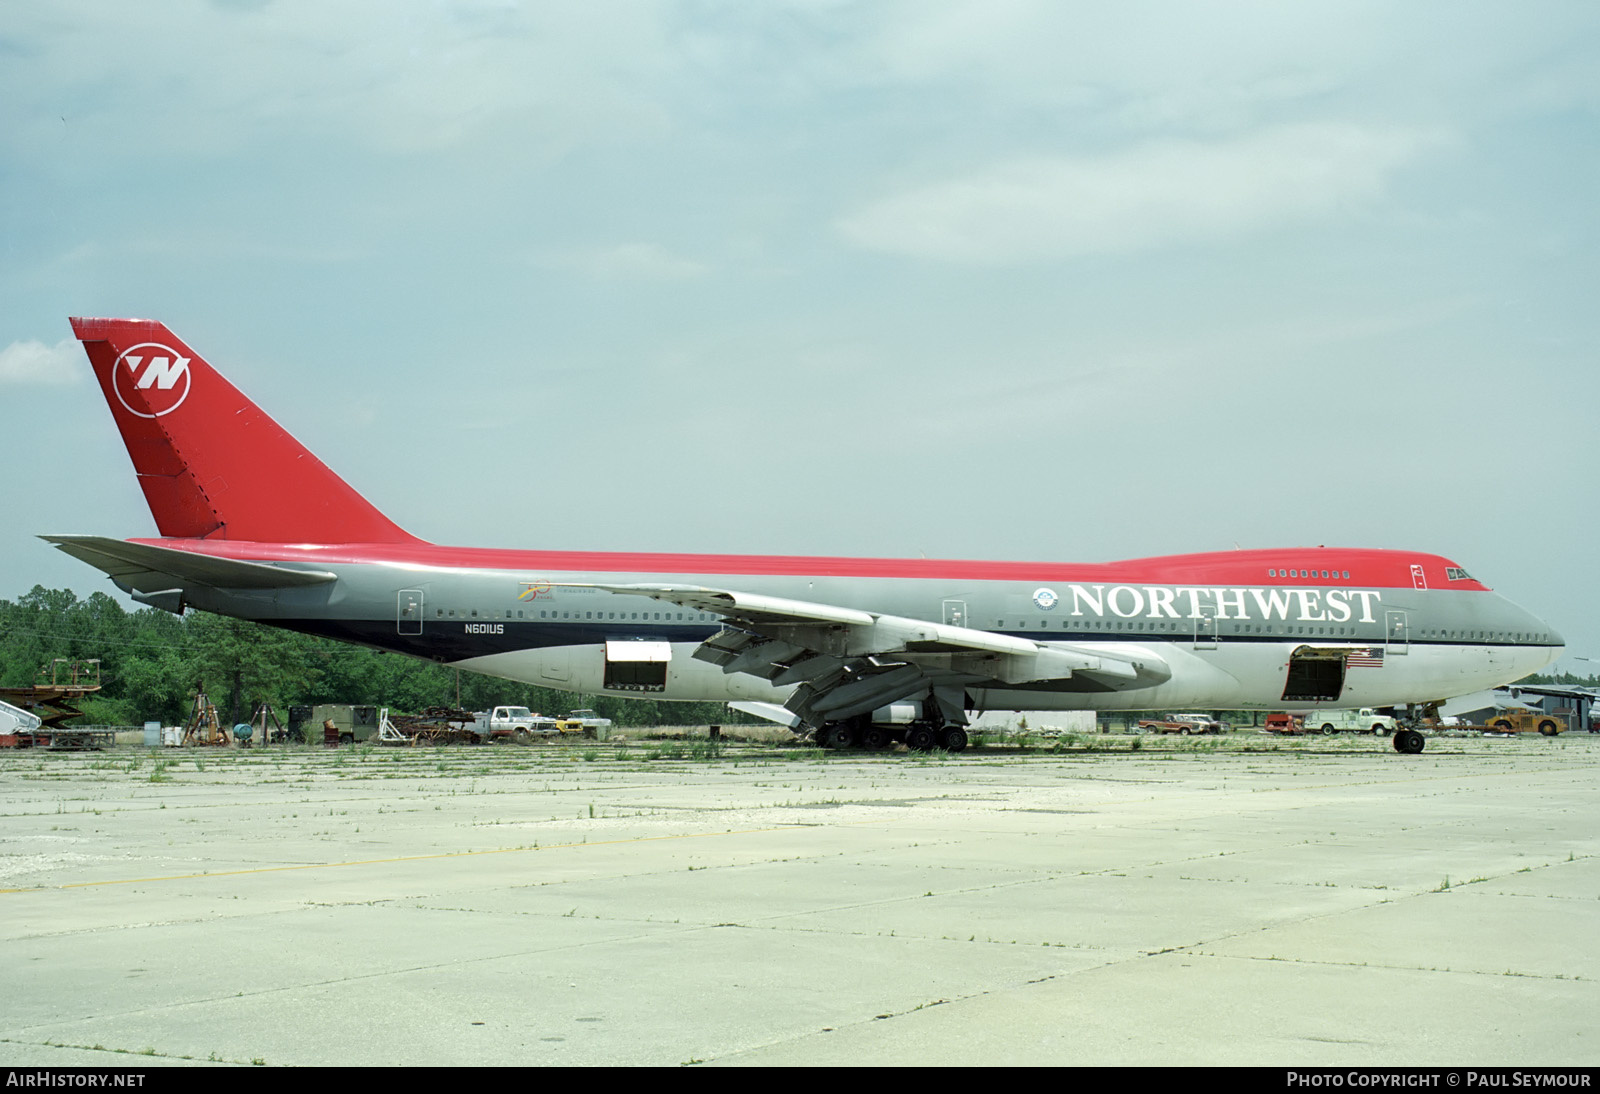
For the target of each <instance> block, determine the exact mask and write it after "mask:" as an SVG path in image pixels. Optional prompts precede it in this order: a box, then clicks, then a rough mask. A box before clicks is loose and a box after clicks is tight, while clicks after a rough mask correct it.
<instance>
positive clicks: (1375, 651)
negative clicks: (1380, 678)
mask: <svg viewBox="0 0 1600 1094" xmlns="http://www.w3.org/2000/svg"><path fill="white" fill-rule="evenodd" d="M1344 664H1345V667H1346V668H1351V669H1381V668H1383V650H1382V648H1380V647H1376V646H1368V647H1366V648H1365V649H1359V650H1351V651H1350V652H1349V653H1347V654H1345V656H1344Z"/></svg>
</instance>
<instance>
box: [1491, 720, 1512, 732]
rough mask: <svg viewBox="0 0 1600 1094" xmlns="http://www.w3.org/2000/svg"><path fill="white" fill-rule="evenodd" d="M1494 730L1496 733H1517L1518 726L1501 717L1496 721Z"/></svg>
mask: <svg viewBox="0 0 1600 1094" xmlns="http://www.w3.org/2000/svg"><path fill="white" fill-rule="evenodd" d="M1494 730H1495V732H1496V733H1515V732H1516V731H1517V727H1516V726H1514V725H1512V724H1511V723H1510V722H1508V721H1506V720H1505V719H1504V718H1501V719H1500V720H1499V721H1497V722H1495V723H1494Z"/></svg>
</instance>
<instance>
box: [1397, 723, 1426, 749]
mask: <svg viewBox="0 0 1600 1094" xmlns="http://www.w3.org/2000/svg"><path fill="white" fill-rule="evenodd" d="M1426 743H1427V742H1426V741H1425V740H1424V738H1423V736H1422V734H1420V733H1418V732H1417V731H1416V730H1414V729H1402V730H1400V731H1399V732H1397V733H1396V734H1395V735H1394V750H1395V751H1396V752H1403V753H1405V754H1406V755H1407V756H1415V755H1416V754H1417V753H1419V752H1421V751H1422V746H1423V745H1424V744H1426Z"/></svg>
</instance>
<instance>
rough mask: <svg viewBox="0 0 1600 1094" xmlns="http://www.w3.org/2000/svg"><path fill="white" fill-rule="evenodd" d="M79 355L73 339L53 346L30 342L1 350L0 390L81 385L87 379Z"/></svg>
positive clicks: (15, 343)
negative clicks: (41, 385)
mask: <svg viewBox="0 0 1600 1094" xmlns="http://www.w3.org/2000/svg"><path fill="white" fill-rule="evenodd" d="M80 352H81V351H80V350H79V349H78V343H77V342H76V341H75V340H73V339H71V338H68V339H66V340H64V341H61V342H57V343H56V344H55V345H53V346H47V345H45V344H44V343H43V342H35V341H33V340H31V339H30V340H28V341H25V342H13V343H11V344H10V345H9V346H7V347H6V348H5V349H0V387H6V386H10V385H22V384H76V383H80V382H81V381H82V380H83V375H84V368H83V365H84V362H83V361H82V360H81V359H80Z"/></svg>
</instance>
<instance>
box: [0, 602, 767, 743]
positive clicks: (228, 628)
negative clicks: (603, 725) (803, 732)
mask: <svg viewBox="0 0 1600 1094" xmlns="http://www.w3.org/2000/svg"><path fill="white" fill-rule="evenodd" d="M57 659H61V660H62V661H67V662H71V661H88V660H92V659H97V660H98V661H99V662H100V682H101V689H100V690H99V691H98V692H96V693H94V694H93V695H91V696H87V697H85V699H84V700H83V701H82V702H80V703H79V704H78V708H79V709H81V710H82V711H83V712H84V719H83V720H84V721H85V722H86V723H87V724H91V725H123V726H127V725H141V724H143V723H144V722H146V721H160V722H161V723H162V724H163V725H181V724H182V723H183V722H184V720H185V719H186V718H187V717H188V715H189V712H190V710H191V709H192V704H193V700H194V695H195V691H196V688H197V687H199V686H203V687H204V688H205V691H206V694H207V695H208V696H209V697H210V699H211V701H212V702H213V703H214V704H216V708H217V714H218V716H219V717H220V718H222V719H224V720H225V721H226V722H227V723H228V724H230V725H231V724H235V723H238V722H242V721H245V720H247V719H248V718H249V717H250V713H251V711H252V710H253V709H254V706H255V703H256V702H257V701H259V700H265V701H267V702H269V703H271V704H272V705H273V707H274V708H275V709H276V710H277V711H278V714H279V717H280V718H285V720H286V716H287V711H288V708H289V707H290V706H295V705H302V704H304V705H313V704H317V703H352V704H358V705H370V706H386V707H389V708H391V709H393V710H396V711H404V712H411V713H415V712H417V711H421V710H424V709H426V708H428V707H439V706H449V707H461V708H463V709H466V710H487V709H489V708H491V707H494V706H499V705H503V704H504V705H517V706H526V707H528V708H530V709H531V710H535V711H538V712H540V713H542V714H562V713H565V712H566V711H568V710H571V709H574V708H577V707H592V708H594V709H595V710H597V711H598V712H599V713H600V714H602V715H604V716H605V717H607V718H610V719H611V720H612V721H613V722H615V723H616V724H617V725H619V726H652V725H705V724H708V723H719V724H720V723H727V722H734V721H740V720H742V719H741V718H740V717H739V716H738V715H736V714H735V713H734V712H732V711H730V710H728V708H727V707H726V706H725V705H724V704H722V703H715V702H706V703H668V702H658V701H655V700H649V699H617V698H612V697H610V696H604V695H600V696H590V695H580V694H575V693H571V692H562V691H555V690H552V689H550V688H541V687H535V686H533V685H531V684H519V683H515V682H512V681H509V680H500V679H497V678H495V677H492V676H482V675H480V674H478V673H474V672H461V671H459V670H456V669H452V668H448V667H446V666H443V665H436V664H433V663H431V662H428V661H419V660H416V659H414V658H410V657H405V656H402V655H399V654H391V653H381V652H379V651H377V650H371V649H367V648H365V647H363V646H355V645H351V644H349V643H347V642H335V641H333V640H331V639H327V638H317V637H314V636H311V635H305V634H298V633H296V632H294V631H287V630H282V629H279V628H276V627H268V626H263V625H262V624H259V623H251V622H248V621H246V620H242V619H231V618H228V617H226V616H220V615H212V614H210V613H209V612H197V611H191V612H186V613H185V614H184V615H183V616H181V617H180V616H175V615H172V614H170V613H168V612H164V611H161V610H160V609H158V608H140V609H139V610H137V611H131V612H130V611H128V610H126V609H125V608H123V606H122V605H121V603H119V602H118V601H117V599H116V598H115V597H111V596H108V595H106V594H105V593H102V592H95V593H91V594H89V596H88V597H87V598H86V599H80V598H79V597H78V595H77V594H76V593H74V592H73V591H72V590H70V589H46V588H44V587H43V586H41V585H35V586H34V587H33V589H32V590H30V591H29V592H28V593H27V594H26V595H24V596H21V597H19V598H18V599H16V600H15V601H12V600H5V599H0V687H24V686H27V685H30V684H33V683H35V682H36V680H37V678H38V676H39V673H40V671H41V669H42V670H43V672H44V678H45V679H46V680H48V679H49V676H50V672H51V667H52V665H55V664H56V662H57ZM63 668H64V667H63V666H57V668H56V671H57V674H58V678H59V679H65V677H64V676H63V675H61V673H62V671H63Z"/></svg>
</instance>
